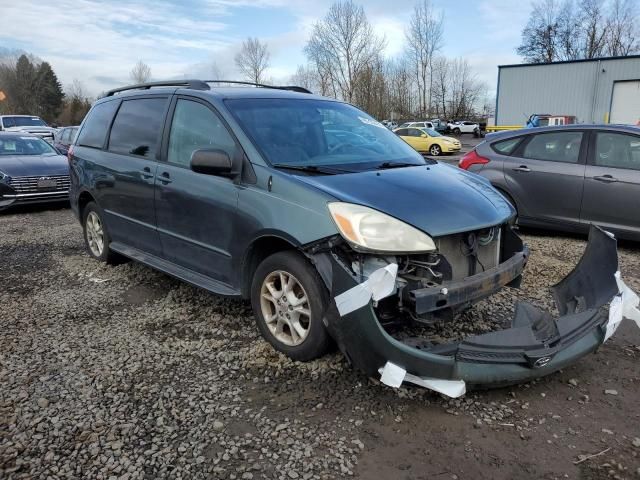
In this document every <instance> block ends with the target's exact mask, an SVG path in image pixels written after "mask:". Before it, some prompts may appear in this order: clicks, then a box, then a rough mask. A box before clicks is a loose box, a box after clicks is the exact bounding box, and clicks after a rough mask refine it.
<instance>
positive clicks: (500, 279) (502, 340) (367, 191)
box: [69, 80, 618, 386]
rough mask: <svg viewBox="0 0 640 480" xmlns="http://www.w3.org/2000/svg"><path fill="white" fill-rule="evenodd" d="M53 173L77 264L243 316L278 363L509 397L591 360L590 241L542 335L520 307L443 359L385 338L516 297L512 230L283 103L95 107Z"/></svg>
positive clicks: (426, 163) (187, 101) (113, 96)
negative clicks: (70, 220) (67, 204)
mask: <svg viewBox="0 0 640 480" xmlns="http://www.w3.org/2000/svg"><path fill="white" fill-rule="evenodd" d="M236 83H240V82H236ZM225 85H226V86H225ZM230 85H231V86H230ZM69 163H70V167H71V192H70V196H71V203H72V207H73V209H74V211H75V213H76V215H77V216H78V218H79V220H80V221H81V223H82V226H83V230H84V237H85V242H86V246H87V251H88V253H89V255H91V256H92V257H94V258H95V259H96V260H100V261H104V262H107V263H112V262H117V261H118V260H119V259H121V258H123V257H126V258H129V259H133V260H136V261H139V262H141V263H144V264H146V265H148V266H150V267H153V268H155V269H158V270H161V271H163V272H165V273H167V274H169V275H172V276H174V277H177V278H179V279H182V280H184V281H186V282H189V283H191V284H194V285H196V286H198V287H201V288H204V289H207V290H209V291H211V292H213V293H215V294H219V295H225V296H230V297H238V298H245V299H249V300H250V301H251V304H252V307H253V310H254V312H255V317H256V323H257V327H258V329H259V330H260V332H261V334H262V335H263V336H264V338H265V339H266V340H267V341H268V342H269V343H270V344H271V345H272V346H273V347H274V348H275V349H277V350H279V351H280V352H283V353H285V354H286V355H288V356H289V357H291V358H292V359H295V360H301V361H306V360H311V359H314V358H317V357H318V356H321V355H323V354H324V353H325V352H327V350H328V349H330V348H331V347H332V345H336V344H337V346H338V348H339V349H340V350H341V351H342V352H343V354H344V355H345V356H346V357H347V359H348V361H349V362H350V363H352V364H353V365H354V366H355V367H356V368H359V369H361V370H363V371H364V372H366V373H368V374H370V375H373V374H375V373H377V372H380V371H382V370H383V369H384V368H385V367H386V365H387V364H388V363H390V364H393V365H395V366H398V367H399V368H400V369H402V370H403V371H405V372H406V373H407V374H410V375H412V377H411V378H413V379H414V380H415V379H416V378H419V379H440V380H445V381H453V382H466V384H467V385H471V386H474V385H482V386H487V385H489V386H491V385H500V384H507V383H513V382H517V381H522V380H526V379H528V378H532V377H536V376H540V375H544V374H548V373H550V372H553V371H555V370H557V369H559V368H561V367H563V366H565V365H566V364H568V363H570V362H572V361H574V360H575V359H577V358H579V357H581V356H583V355H585V354H586V353H588V352H591V351H593V350H595V349H596V348H597V347H598V346H599V345H600V344H601V343H602V342H603V341H604V335H605V333H604V332H605V329H606V324H607V315H606V312H605V313H603V312H602V309H601V308H600V307H602V306H603V305H605V304H606V303H608V302H609V301H611V299H612V297H613V296H615V295H616V294H617V292H618V288H617V286H616V283H615V280H614V274H615V272H616V270H617V252H616V244H615V239H613V238H612V236H611V235H609V234H607V232H604V231H603V230H600V229H598V228H596V227H594V228H592V232H591V238H590V243H589V246H588V248H587V251H586V252H585V255H584V257H583V259H582V261H581V263H580V265H579V266H578V268H577V269H576V270H575V271H574V272H573V273H572V274H570V275H569V276H568V277H566V278H565V279H564V280H563V281H562V282H561V283H560V284H558V285H556V286H555V287H553V292H554V296H555V299H556V304H557V307H558V310H559V312H560V313H561V315H562V316H561V317H559V318H554V317H553V316H552V315H551V314H549V313H547V312H544V311H542V310H539V309H537V308H536V307H533V306H532V305H529V304H526V303H521V304H518V305H517V306H516V312H515V315H514V319H513V323H512V325H511V327H510V328H506V329H504V330H500V331H495V332H489V333H486V334H483V335H478V336H475V337H470V338H467V339H464V340H461V341H456V342H452V343H446V344H439V343H437V342H432V341H429V340H428V339H416V338H409V337H406V336H405V337H403V338H400V337H399V336H397V335H396V336H394V333H393V332H394V329H393V328H390V327H389V326H390V325H396V326H397V325H402V324H418V325H419V324H427V325H428V324H430V323H432V322H434V321H436V320H438V321H456V318H457V317H456V313H457V312H459V311H460V310H462V309H466V308H469V307H470V306H471V305H472V304H473V303H475V302H477V301H479V300H481V299H483V298H485V297H488V296H490V295H491V294H493V293H495V292H497V291H498V290H500V289H502V288H503V287H505V286H508V287H518V286H519V284H520V279H521V274H522V272H523V269H524V267H525V264H526V262H527V258H528V249H527V247H526V246H525V245H524V244H523V242H522V241H521V240H520V238H519V237H518V235H517V234H516V233H515V232H514V231H513V229H512V226H511V224H512V219H513V216H514V214H515V212H514V210H513V208H512V207H511V206H510V204H509V202H507V201H506V200H505V199H504V197H502V195H501V194H500V193H499V192H497V191H496V190H495V189H494V188H493V187H492V186H491V185H490V184H489V183H488V182H487V181H486V180H484V179H483V178H481V177H479V176H477V175H475V174H471V173H468V172H466V171H463V170H460V169H458V168H456V167H452V166H449V165H446V164H441V163H437V162H435V161H433V160H430V159H428V158H425V157H423V156H421V155H420V154H418V153H417V152H416V151H415V150H413V149H412V148H411V147H410V146H409V145H407V144H406V143H405V142H404V141H402V140H401V139H400V138H398V137H397V136H396V135H394V134H393V133H392V132H390V131H389V130H388V129H387V128H385V127H384V126H383V125H382V124H381V123H379V122H378V121H376V120H375V119H373V118H372V117H371V116H369V115H368V114H366V113H365V112H363V111H361V110H359V109H358V108H356V107H354V106H352V105H349V104H347V103H344V102H342V101H338V100H334V99H329V98H324V97H320V96H316V95H313V94H311V93H310V92H308V91H307V90H305V89H303V88H300V87H273V86H264V85H250V86H247V85H234V82H224V83H220V82H205V81H199V80H189V81H179V82H154V83H148V84H142V85H134V86H131V87H124V88H120V89H116V90H112V91H110V92H108V93H107V94H106V95H105V96H104V97H103V98H101V99H100V100H98V101H97V102H96V103H95V104H94V105H93V107H92V108H91V110H90V112H89V113H88V115H87V117H86V118H85V120H84V121H83V123H82V125H81V127H80V131H79V133H78V135H77V137H76V140H75V142H74V145H72V147H71V149H70V151H69ZM596 271H597V273H594V272H596ZM407 378H409V377H407Z"/></svg>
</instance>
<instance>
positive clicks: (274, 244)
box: [242, 235, 296, 298]
mask: <svg viewBox="0 0 640 480" xmlns="http://www.w3.org/2000/svg"><path fill="white" fill-rule="evenodd" d="M295 249H296V247H295V245H293V244H292V243H290V242H288V241H287V240H285V239H283V238H281V237H276V236H272V235H270V236H266V237H260V238H259V239H257V240H256V241H254V242H253V243H252V244H251V246H250V247H249V249H248V251H247V254H246V256H245V259H244V263H243V268H242V296H243V297H245V298H249V297H250V295H251V292H250V289H251V282H252V280H253V274H254V272H255V271H256V268H258V265H260V263H261V262H262V261H263V260H264V259H265V258H267V257H268V256H270V255H273V254H274V253H278V252H282V251H285V250H295Z"/></svg>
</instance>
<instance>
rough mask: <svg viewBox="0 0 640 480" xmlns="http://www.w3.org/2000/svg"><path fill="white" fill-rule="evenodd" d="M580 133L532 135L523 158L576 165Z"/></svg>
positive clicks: (580, 140) (580, 138)
mask: <svg viewBox="0 0 640 480" xmlns="http://www.w3.org/2000/svg"><path fill="white" fill-rule="evenodd" d="M581 142H582V132H553V133H540V134H538V135H534V136H533V138H532V139H531V140H530V141H529V143H528V144H527V146H526V147H524V154H523V157H524V158H531V159H535V160H548V161H551V162H565V163H578V158H579V157H580V144H581Z"/></svg>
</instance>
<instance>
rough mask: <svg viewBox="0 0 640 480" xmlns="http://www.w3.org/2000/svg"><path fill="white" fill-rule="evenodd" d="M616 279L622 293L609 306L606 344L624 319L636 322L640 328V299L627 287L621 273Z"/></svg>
mask: <svg viewBox="0 0 640 480" xmlns="http://www.w3.org/2000/svg"><path fill="white" fill-rule="evenodd" d="M615 277H616V283H617V284H618V291H619V292H620V293H618V295H616V296H615V297H613V300H611V304H610V305H609V321H608V322H607V331H606V333H605V335H604V341H605V342H606V341H607V340H609V338H611V336H612V335H613V334H614V333H615V332H616V330H617V329H618V327H619V326H620V322H622V319H623V318H628V319H629V320H632V321H634V322H636V325H638V328H640V297H638V295H637V294H636V293H635V292H634V291H633V290H631V289H630V288H629V287H627V285H626V284H625V283H624V281H623V280H622V276H621V275H620V272H619V271H618V272H616V273H615Z"/></svg>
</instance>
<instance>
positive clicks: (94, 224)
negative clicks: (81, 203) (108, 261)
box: [86, 212, 104, 257]
mask: <svg viewBox="0 0 640 480" xmlns="http://www.w3.org/2000/svg"><path fill="white" fill-rule="evenodd" d="M86 230H87V243H88V244H89V249H90V250H91V253H93V254H94V255H95V256H96V257H100V256H102V252H103V251H104V230H103V229H102V221H101V220H100V217H99V216H98V214H97V213H96V212H89V215H87V225H86Z"/></svg>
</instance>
